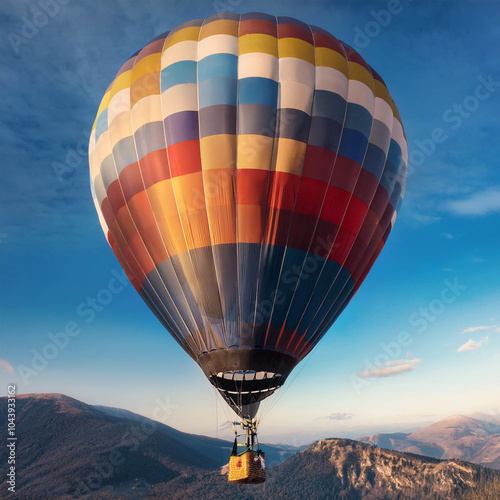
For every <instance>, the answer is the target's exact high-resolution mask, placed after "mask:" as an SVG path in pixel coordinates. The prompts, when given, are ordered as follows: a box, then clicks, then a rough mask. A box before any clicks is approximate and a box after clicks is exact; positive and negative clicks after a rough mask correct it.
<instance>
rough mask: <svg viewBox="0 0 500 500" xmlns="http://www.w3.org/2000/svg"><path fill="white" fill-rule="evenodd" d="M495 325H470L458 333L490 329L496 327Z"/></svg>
mask: <svg viewBox="0 0 500 500" xmlns="http://www.w3.org/2000/svg"><path fill="white" fill-rule="evenodd" d="M496 326H497V325H487V326H470V327H469V328H466V329H465V330H462V331H461V332H460V333H474V332H480V331H481V330H491V329H492V328H496Z"/></svg>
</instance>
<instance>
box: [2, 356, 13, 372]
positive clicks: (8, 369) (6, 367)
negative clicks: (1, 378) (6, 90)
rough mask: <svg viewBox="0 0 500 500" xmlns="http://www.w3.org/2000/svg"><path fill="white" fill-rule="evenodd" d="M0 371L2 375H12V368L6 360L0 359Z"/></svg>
mask: <svg viewBox="0 0 500 500" xmlns="http://www.w3.org/2000/svg"><path fill="white" fill-rule="evenodd" d="M0 371H2V372H4V373H14V368H13V367H12V365H11V364H10V363H9V362H8V361H7V360H6V359H0Z"/></svg>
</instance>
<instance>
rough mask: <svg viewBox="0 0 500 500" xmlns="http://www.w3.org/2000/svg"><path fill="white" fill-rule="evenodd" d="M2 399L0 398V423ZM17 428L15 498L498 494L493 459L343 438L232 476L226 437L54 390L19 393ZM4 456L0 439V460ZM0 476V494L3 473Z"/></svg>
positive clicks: (397, 498) (400, 498) (276, 449)
mask: <svg viewBox="0 0 500 500" xmlns="http://www.w3.org/2000/svg"><path fill="white" fill-rule="evenodd" d="M6 407H7V400H6V398H0V415H1V419H0V425H1V426H2V428H3V429H5V428H6V425H5V424H6V423H5V418H6V415H7V411H6ZM2 420H3V421H2ZM472 420H474V419H472ZM431 427H432V426H431ZM478 429H479V427H478ZM419 432H420V431H419ZM477 432H479V430H478V431H477ZM482 432H483V433H484V432H486V431H484V429H483V431H482ZM488 432H489V431H488ZM438 434H439V431H438V430H436V434H435V435H436V436H437V435H438ZM17 435H18V436H19V441H18V450H17V452H18V456H17V473H18V475H17V492H16V495H15V496H13V497H12V498H16V499H34V500H38V499H40V500H42V499H43V500H46V499H54V500H57V499H62V498H64V499H70V498H84V497H85V498H90V499H92V500H93V499H126V498H157V499H173V500H174V499H185V500H187V499H189V500H196V499H200V500H201V499H202V500H212V499H213V500H226V499H227V500H235V499H241V500H243V499H245V500H252V499H259V500H262V499H271V500H274V499H276V500H278V499H286V500H295V499H297V500H299V499H300V500H303V499H304V500H307V499H332V500H361V499H367V500H405V499H418V500H423V499H428V500H431V499H432V500H441V499H442V500H444V499H446V500H449V499H462V498H463V499H468V500H469V499H470V500H472V499H474V500H476V499H477V500H487V499H489V498H490V496H488V495H489V493H487V492H488V491H491V492H493V493H492V495H494V496H491V499H492V500H493V499H495V500H498V498H500V472H498V471H495V470H493V469H487V468H483V467H479V466H477V465H473V464H470V463H465V462H460V461H457V460H452V461H442V460H438V459H435V458H428V457H423V456H418V455H414V454H410V453H401V452H397V451H390V450H384V449H381V448H377V447H374V446H371V445H368V444H364V443H361V442H358V441H352V440H348V439H324V440H322V441H318V442H316V443H314V444H313V445H312V446H310V447H308V448H307V449H305V450H303V451H300V450H299V449H297V448H293V447H290V446H283V447H282V446H277V445H264V448H265V451H266V454H267V460H266V462H267V464H268V465H269V466H270V468H269V471H268V472H269V474H268V481H266V483H264V484H263V485H252V486H242V485H233V484H229V483H228V482H227V477H226V476H225V475H222V474H221V465H223V464H224V463H226V462H227V460H228V456H229V452H230V447H231V444H232V443H230V442H229V441H225V440H218V439H213V438H208V437H205V436H197V435H193V434H187V433H183V432H180V431H177V430H175V429H173V428H171V427H169V426H166V425H163V424H161V423H159V422H155V421H153V420H150V419H147V418H145V417H141V416H140V415H136V414H134V413H132V412H129V411H127V410H121V409H117V408H107V407H96V406H91V405H87V404H85V403H82V402H80V401H77V400H75V399H73V398H70V397H68V396H64V395H61V394H31V395H22V396H18V397H17ZM402 436H407V435H406V434H403V435H402ZM372 437H373V436H372ZM421 439H423V437H422V436H421ZM426 439H427V437H426ZM287 457H288V458H287ZM285 458H286V460H284V459H285ZM6 459H7V450H6V447H5V446H2V447H0V463H2V464H5V463H6ZM283 460H284V461H283ZM280 462H282V463H280ZM273 464H274V466H273ZM0 481H1V483H0V498H5V497H6V492H7V485H6V479H5V474H3V473H2V477H1V478H0ZM476 494H480V495H482V496H471V495H476Z"/></svg>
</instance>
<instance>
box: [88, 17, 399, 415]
mask: <svg viewBox="0 0 500 500" xmlns="http://www.w3.org/2000/svg"><path fill="white" fill-rule="evenodd" d="M89 156H90V172H91V185H92V193H93V197H94V201H95V205H96V208H97V212H98V214H99V218H100V221H101V225H102V228H103V230H104V233H105V234H106V236H107V239H108V241H109V244H110V246H111V248H112V249H113V252H114V253H115V255H116V257H117V258H118V260H119V262H120V264H121V265H122V267H123V268H124V270H125V271H126V273H127V275H128V276H129V278H130V281H131V282H132V283H133V285H134V287H135V288H136V289H137V291H138V292H139V293H140V295H141V296H142V298H143V299H144V301H145V302H146V303H147V304H148V306H149V307H150V308H151V310H152V311H153V312H154V313H155V314H156V316H157V317H158V319H159V320H160V321H161V322H162V324H163V325H164V326H165V328H166V329H167V330H168V331H169V332H170V333H171V334H172V335H173V337H174V338H175V339H176V340H177V342H178V343H179V344H180V345H181V346H182V347H183V349H184V350H185V351H186V352H187V353H188V354H189V355H190V356H191V357H192V358H193V359H194V360H195V361H196V362H198V363H199V365H200V366H201V368H202V369H203V370H204V372H205V374H206V375H207V377H208V378H209V379H210V380H211V382H212V383H213V384H214V385H215V386H216V387H217V388H218V389H219V390H220V392H221V394H222V395H223V396H224V397H225V398H226V400H227V402H228V403H229V404H230V405H231V406H232V407H233V409H235V411H237V412H238V413H239V414H240V415H242V414H244V413H245V412H246V413H248V414H251V416H253V415H255V411H256V408H257V406H258V402H259V401H260V400H262V399H264V398H265V397H267V396H269V395H270V394H272V393H273V392H274V390H275V389H277V388H278V387H280V386H281V385H282V384H283V382H284V381H285V379H286V377H287V376H288V375H289V373H290V372H291V370H292V369H293V368H294V367H295V365H296V364H297V363H298V362H299V361H300V360H301V359H303V358H304V357H305V356H306V355H307V354H308V353H309V352H310V351H311V349H312V348H313V347H314V346H315V345H316V344H317V343H318V341H319V340H320V339H321V337H322V336H323V335H324V334H325V333H326V332H327V330H328V329H329V328H330V327H331V325H332V324H333V322H334V321H335V320H336V318H337V317H338V316H339V314H340V313H341V312H342V310H343V309H344V308H345V307H346V305H347V304H348V302H349V300H350V299H351V298H352V296H353V295H354V294H355V292H356V291H357V289H358V288H359V286H360V285H361V283H362V282H363V280H364V279H365V277H366V275H367V273H368V272H369V270H370V268H371V267H372V265H373V263H374V262H375V260H376V259H377V257H378V255H379V253H380V251H381V250H382V248H383V246H384V243H385V241H386V239H387V237H388V235H389V233H390V231H391V229H392V226H393V224H394V221H395V218H396V214H397V212H398V210H399V207H400V204H401V200H402V197H403V193H404V188H405V179H406V172H407V157H408V153H407V144H406V139H405V135H404V131H403V126H402V124H401V118H400V116H399V114H398V111H397V108H396V106H395V104H394V102H393V100H392V98H391V96H390V95H389V92H388V90H387V88H386V86H385V84H384V82H383V80H382V79H381V78H380V76H379V75H378V74H377V73H376V72H375V71H374V70H373V69H372V68H371V67H370V66H369V65H368V64H367V63H366V62H365V61H364V60H363V58H362V57H361V56H360V55H359V54H358V53H357V52H356V51H355V50H354V49H352V48H351V47H349V46H348V45H346V44H344V43H342V42H340V41H339V40H337V39H336V38H335V37H334V36H332V35H331V34H329V33H328V32H326V31H324V30H322V29H320V28H317V27H315V26H309V25H307V24H304V23H302V22H300V21H298V20H296V19H292V18H288V17H274V16H269V15H266V14H256V13H252V14H244V15H236V14H223V15H217V16H214V17H211V18H208V19H204V20H203V19H202V20H195V21H191V22H188V23H185V24H183V25H181V26H179V27H178V28H176V29H174V30H172V31H170V32H167V33H164V34H162V35H160V36H159V37H157V38H155V39H154V40H152V41H151V42H150V43H149V44H147V45H146V46H145V47H144V48H143V49H142V50H140V51H139V52H137V53H136V54H134V55H133V56H132V57H131V58H130V59H129V60H128V61H127V62H126V63H125V64H124V65H123V66H122V68H121V69H120V71H119V72H118V74H117V75H116V77H115V79H114V81H113V82H112V84H111V85H110V87H109V88H108V90H107V91H106V93H105V95H104V98H103V99H102V102H101V105H100V107H99V111H98V113H97V118H96V121H95V124H94V127H93V130H92V135H91V137H90V146H89Z"/></svg>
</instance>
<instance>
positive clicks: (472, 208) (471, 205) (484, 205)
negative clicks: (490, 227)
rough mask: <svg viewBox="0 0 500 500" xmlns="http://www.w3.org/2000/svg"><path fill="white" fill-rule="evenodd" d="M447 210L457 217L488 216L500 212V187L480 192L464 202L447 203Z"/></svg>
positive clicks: (453, 201) (463, 200) (452, 201)
mask: <svg viewBox="0 0 500 500" xmlns="http://www.w3.org/2000/svg"><path fill="white" fill-rule="evenodd" d="M444 208H445V210H447V211H448V212H451V213H453V214H456V215H472V216H474V215H488V214H493V213H498V212H500V186H496V187H491V188H487V189H484V190H483V191H478V192H476V193H474V194H472V195H470V196H468V197H466V198H464V199H462V200H451V201H448V202H446V203H445V206H444Z"/></svg>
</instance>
